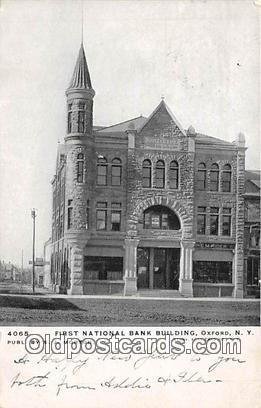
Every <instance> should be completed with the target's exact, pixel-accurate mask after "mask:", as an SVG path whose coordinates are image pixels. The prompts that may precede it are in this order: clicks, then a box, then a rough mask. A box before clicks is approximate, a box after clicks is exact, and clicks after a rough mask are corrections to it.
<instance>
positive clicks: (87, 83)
mask: <svg viewBox="0 0 261 408" xmlns="http://www.w3.org/2000/svg"><path fill="white" fill-rule="evenodd" d="M69 89H84V90H92V84H91V78H90V74H89V70H88V66H87V62H86V57H85V52H84V48H83V43H81V47H80V50H79V55H78V58H77V62H76V65H75V68H74V71H73V76H72V79H71V82H70V85H69V88H68V90H69Z"/></svg>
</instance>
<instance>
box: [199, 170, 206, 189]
mask: <svg viewBox="0 0 261 408" xmlns="http://www.w3.org/2000/svg"><path fill="white" fill-rule="evenodd" d="M197 189H198V190H200V191H203V190H206V171H205V170H198V174H197Z"/></svg>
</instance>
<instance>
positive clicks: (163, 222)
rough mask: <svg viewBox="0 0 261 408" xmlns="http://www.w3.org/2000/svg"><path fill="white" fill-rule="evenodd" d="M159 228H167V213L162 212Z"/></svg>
mask: <svg viewBox="0 0 261 408" xmlns="http://www.w3.org/2000/svg"><path fill="white" fill-rule="evenodd" d="M161 229H164V230H166V229H169V215H168V214H165V213H163V214H162V217H161Z"/></svg>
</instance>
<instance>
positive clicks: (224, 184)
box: [222, 164, 232, 193]
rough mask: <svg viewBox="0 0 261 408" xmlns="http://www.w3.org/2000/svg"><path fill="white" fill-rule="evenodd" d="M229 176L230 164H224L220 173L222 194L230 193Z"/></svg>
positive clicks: (230, 171)
mask: <svg viewBox="0 0 261 408" xmlns="http://www.w3.org/2000/svg"><path fill="white" fill-rule="evenodd" d="M231 174H232V170H231V166H230V164H225V165H224V166H223V171H222V191H223V192H224V193H230V191H231Z"/></svg>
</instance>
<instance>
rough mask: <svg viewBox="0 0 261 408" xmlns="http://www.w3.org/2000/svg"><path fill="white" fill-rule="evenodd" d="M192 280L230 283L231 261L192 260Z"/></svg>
mask: <svg viewBox="0 0 261 408" xmlns="http://www.w3.org/2000/svg"><path fill="white" fill-rule="evenodd" d="M193 279H194V282H206V283H232V262H223V261H216V262H214V261H194V262H193Z"/></svg>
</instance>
